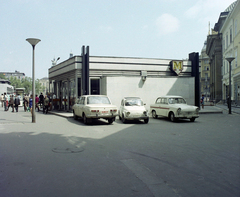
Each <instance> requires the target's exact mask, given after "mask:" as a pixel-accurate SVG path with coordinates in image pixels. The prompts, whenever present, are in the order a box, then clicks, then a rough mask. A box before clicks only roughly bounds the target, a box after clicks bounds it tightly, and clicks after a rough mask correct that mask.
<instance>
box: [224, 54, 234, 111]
mask: <svg viewBox="0 0 240 197" xmlns="http://www.w3.org/2000/svg"><path fill="white" fill-rule="evenodd" d="M225 59H226V60H227V61H228V63H229V101H228V113H229V114H231V113H232V104H231V98H232V95H231V94H232V87H231V62H232V61H233V60H234V59H235V58H234V57H227V58H225Z"/></svg>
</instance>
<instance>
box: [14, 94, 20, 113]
mask: <svg viewBox="0 0 240 197" xmlns="http://www.w3.org/2000/svg"><path fill="white" fill-rule="evenodd" d="M14 105H15V109H16V112H18V106H19V105H20V98H19V94H18V95H17V96H16V98H15V100H14Z"/></svg>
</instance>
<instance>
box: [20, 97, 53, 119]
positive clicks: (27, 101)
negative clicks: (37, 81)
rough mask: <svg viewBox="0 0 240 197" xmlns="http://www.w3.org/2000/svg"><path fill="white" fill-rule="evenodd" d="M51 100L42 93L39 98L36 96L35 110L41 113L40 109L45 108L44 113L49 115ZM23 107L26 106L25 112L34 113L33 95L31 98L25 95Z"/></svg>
mask: <svg viewBox="0 0 240 197" xmlns="http://www.w3.org/2000/svg"><path fill="white" fill-rule="evenodd" d="M49 105H50V102H49V98H48V96H47V95H45V97H44V96H43V94H42V93H41V94H40V95H39V97H38V95H35V109H37V110H38V111H39V109H40V107H42V108H43V113H46V114H47V113H48V109H49ZM23 106H24V111H29V110H30V111H31V113H32V108H33V96H32V95H31V96H30V97H29V96H28V95H26V94H25V96H24V98H23Z"/></svg>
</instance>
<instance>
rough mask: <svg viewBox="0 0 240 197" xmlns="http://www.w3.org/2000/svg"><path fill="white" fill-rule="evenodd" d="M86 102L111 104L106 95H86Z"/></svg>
mask: <svg viewBox="0 0 240 197" xmlns="http://www.w3.org/2000/svg"><path fill="white" fill-rule="evenodd" d="M87 104H111V103H110V101H109V99H108V97H106V96H88V97H87Z"/></svg>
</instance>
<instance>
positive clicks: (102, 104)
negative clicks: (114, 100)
mask: <svg viewBox="0 0 240 197" xmlns="http://www.w3.org/2000/svg"><path fill="white" fill-rule="evenodd" d="M117 112H118V110H117V106H115V105H112V104H111V101H110V99H109V98H108V97H107V96H105V95H84V96H81V97H80V98H79V99H78V101H77V103H76V104H74V105H73V116H74V119H78V117H81V118H83V122H84V123H85V124H88V123H90V122H91V121H92V119H99V118H103V119H106V120H108V123H109V124H111V123H112V122H113V121H115V117H116V116H117V115H118V113H117Z"/></svg>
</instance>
